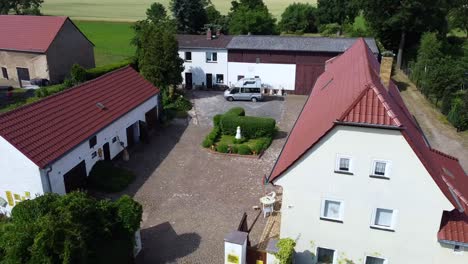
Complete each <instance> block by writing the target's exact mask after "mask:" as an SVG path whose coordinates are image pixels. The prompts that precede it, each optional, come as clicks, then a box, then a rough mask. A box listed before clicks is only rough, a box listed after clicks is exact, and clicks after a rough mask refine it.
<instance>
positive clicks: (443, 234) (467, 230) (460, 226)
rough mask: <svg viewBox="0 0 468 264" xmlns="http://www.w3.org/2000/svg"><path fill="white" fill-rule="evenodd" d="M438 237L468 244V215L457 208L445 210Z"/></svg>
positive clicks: (440, 239)
mask: <svg viewBox="0 0 468 264" xmlns="http://www.w3.org/2000/svg"><path fill="white" fill-rule="evenodd" d="M437 238H438V239H439V241H452V242H458V243H464V244H468V216H467V215H466V214H463V213H460V212H459V211H458V210H456V209H454V210H452V211H451V212H447V211H444V213H443V215H442V221H441V224H440V230H439V233H438V234H437Z"/></svg>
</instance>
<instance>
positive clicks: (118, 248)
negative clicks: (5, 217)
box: [0, 192, 143, 263]
mask: <svg viewBox="0 0 468 264" xmlns="http://www.w3.org/2000/svg"><path fill="white" fill-rule="evenodd" d="M142 212H143V210H142V207H141V205H140V204H138V203H137V202H135V201H133V200H132V199H131V198H130V197H128V196H122V197H121V198H120V199H118V200H117V201H116V202H111V201H109V200H101V201H98V200H95V199H94V198H91V197H90V196H87V195H86V194H85V193H80V192H76V193H70V194H67V195H64V196H60V195H58V194H45V195H43V196H40V197H37V198H36V199H34V200H28V201H24V202H21V203H20V204H18V205H16V206H15V207H14V208H13V210H12V216H11V219H10V221H8V222H6V223H3V224H1V225H0V229H1V230H0V262H1V263H130V262H131V261H132V258H133V246H134V234H135V232H136V231H137V230H138V229H139V228H140V221H141V216H142Z"/></svg>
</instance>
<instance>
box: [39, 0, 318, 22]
mask: <svg viewBox="0 0 468 264" xmlns="http://www.w3.org/2000/svg"><path fill="white" fill-rule="evenodd" d="M153 2H155V1H154V0H138V1H136V0H80V1H71V0H45V1H44V4H43V5H42V9H41V10H42V12H43V13H44V14H47V15H56V16H59V15H61V16H70V17H72V18H74V19H79V20H112V21H136V20H139V19H142V18H144V17H145V10H146V9H147V8H148V7H149V6H150V5H151V4H152V3H153ZM159 2H160V3H162V4H164V5H165V6H166V7H167V6H169V0H161V1H159ZM212 2H213V4H214V5H215V6H216V8H217V9H218V10H220V11H221V12H222V13H224V14H227V12H228V11H229V9H230V7H231V1H230V0H212ZM264 2H265V3H266V4H267V5H268V8H269V9H270V12H272V13H273V15H275V16H277V17H279V16H280V15H281V13H282V12H283V11H284V9H285V8H286V6H288V5H289V4H291V3H293V2H305V3H313V4H315V3H316V1H315V0H309V1H308V0H264Z"/></svg>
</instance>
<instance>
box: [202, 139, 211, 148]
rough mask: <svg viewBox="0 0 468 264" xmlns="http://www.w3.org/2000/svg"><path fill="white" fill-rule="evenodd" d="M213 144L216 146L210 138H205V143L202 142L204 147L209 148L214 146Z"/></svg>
mask: <svg viewBox="0 0 468 264" xmlns="http://www.w3.org/2000/svg"><path fill="white" fill-rule="evenodd" d="M213 144H214V142H213V140H211V139H209V138H205V140H203V142H202V147H204V148H209V147H211V146H213Z"/></svg>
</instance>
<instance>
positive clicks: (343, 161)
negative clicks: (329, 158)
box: [335, 155, 352, 174]
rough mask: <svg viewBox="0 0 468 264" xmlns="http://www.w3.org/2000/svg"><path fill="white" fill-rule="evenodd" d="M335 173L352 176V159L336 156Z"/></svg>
mask: <svg viewBox="0 0 468 264" xmlns="http://www.w3.org/2000/svg"><path fill="white" fill-rule="evenodd" d="M335 172H338V173H340V172H342V173H349V174H352V159H351V157H349V156H344V155H337V156H336V164H335Z"/></svg>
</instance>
